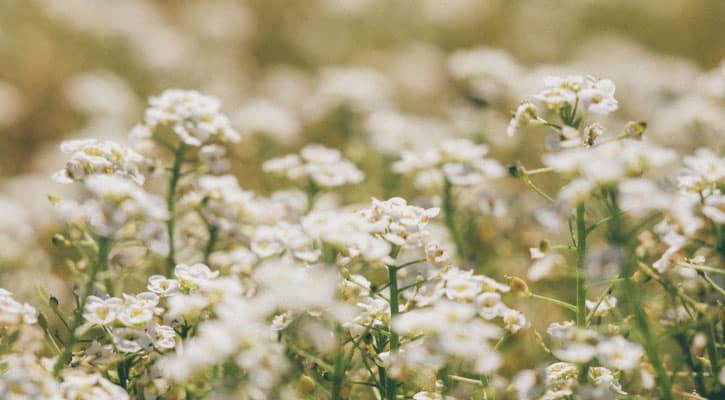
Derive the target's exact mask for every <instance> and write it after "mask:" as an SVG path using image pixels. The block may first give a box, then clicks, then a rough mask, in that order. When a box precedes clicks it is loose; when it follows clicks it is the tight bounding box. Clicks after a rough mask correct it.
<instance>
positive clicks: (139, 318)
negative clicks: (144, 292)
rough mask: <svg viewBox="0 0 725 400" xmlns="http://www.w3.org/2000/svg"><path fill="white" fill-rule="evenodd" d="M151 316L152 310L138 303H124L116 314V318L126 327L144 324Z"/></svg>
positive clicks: (152, 314)
mask: <svg viewBox="0 0 725 400" xmlns="http://www.w3.org/2000/svg"><path fill="white" fill-rule="evenodd" d="M153 317H154V312H153V310H152V309H149V308H148V307H144V306H143V304H140V303H132V304H126V305H125V306H124V307H123V308H122V309H121V312H120V313H119V314H118V320H119V321H121V323H123V324H124V325H126V326H128V327H139V326H142V325H146V324H148V323H149V322H151V319H152V318H153Z"/></svg>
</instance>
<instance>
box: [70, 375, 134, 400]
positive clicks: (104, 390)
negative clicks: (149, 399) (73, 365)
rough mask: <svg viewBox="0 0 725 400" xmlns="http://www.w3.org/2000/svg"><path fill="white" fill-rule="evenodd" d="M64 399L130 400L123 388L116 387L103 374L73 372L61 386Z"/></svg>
mask: <svg viewBox="0 0 725 400" xmlns="http://www.w3.org/2000/svg"><path fill="white" fill-rule="evenodd" d="M60 391H61V396H62V398H63V399H74V400H128V398H129V396H128V393H126V391H125V390H123V388H122V387H120V386H118V385H114V384H113V383H111V382H110V381H109V380H107V379H106V378H104V377H103V376H101V374H91V375H86V374H84V373H81V372H73V373H71V374H68V375H66V376H64V377H63V383H61V384H60Z"/></svg>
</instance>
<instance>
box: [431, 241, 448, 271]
mask: <svg viewBox="0 0 725 400" xmlns="http://www.w3.org/2000/svg"><path fill="white" fill-rule="evenodd" d="M425 259H426V261H428V262H429V263H430V264H432V265H435V266H436V267H442V266H444V265H445V264H446V263H447V262H448V260H449V259H450V256H449V255H448V252H447V251H446V250H445V249H444V248H443V247H441V245H440V244H438V242H430V243H428V244H426V245H425Z"/></svg>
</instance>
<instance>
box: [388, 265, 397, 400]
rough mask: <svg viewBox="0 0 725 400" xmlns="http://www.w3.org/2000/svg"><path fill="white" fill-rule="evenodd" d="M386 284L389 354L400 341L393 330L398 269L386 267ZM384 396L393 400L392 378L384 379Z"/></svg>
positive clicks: (395, 389)
mask: <svg viewBox="0 0 725 400" xmlns="http://www.w3.org/2000/svg"><path fill="white" fill-rule="evenodd" d="M388 282H389V283H390V354H391V356H392V355H393V354H394V353H397V351H398V348H399V347H400V339H399V338H398V334H397V333H395V331H394V330H393V320H394V319H395V317H396V316H397V315H398V313H399V312H400V308H399V305H398V267H396V266H394V265H389V266H388ZM386 383H387V385H386V394H387V397H388V400H395V398H396V392H397V385H398V384H397V382H396V381H395V379H393V378H392V377H390V376H388V377H387V379H386Z"/></svg>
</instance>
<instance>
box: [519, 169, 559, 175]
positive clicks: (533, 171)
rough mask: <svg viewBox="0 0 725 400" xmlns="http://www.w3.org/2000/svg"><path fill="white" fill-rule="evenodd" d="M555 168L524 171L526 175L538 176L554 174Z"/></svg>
mask: <svg viewBox="0 0 725 400" xmlns="http://www.w3.org/2000/svg"><path fill="white" fill-rule="evenodd" d="M553 171H554V168H552V167H542V168H535V169H527V170H524V173H525V174H526V175H536V174H543V173H545V172H553Z"/></svg>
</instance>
